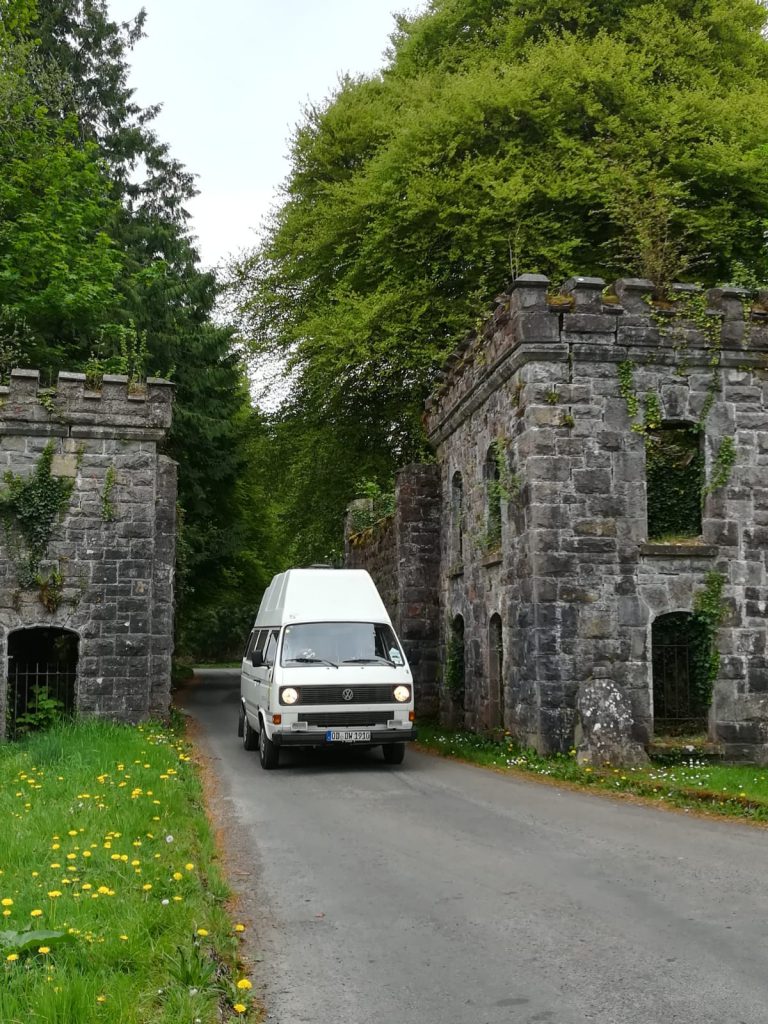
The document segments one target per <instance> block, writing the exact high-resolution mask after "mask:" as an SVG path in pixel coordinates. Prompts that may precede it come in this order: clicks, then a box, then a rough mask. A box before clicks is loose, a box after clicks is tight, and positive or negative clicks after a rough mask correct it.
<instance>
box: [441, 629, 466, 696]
mask: <svg viewBox="0 0 768 1024" xmlns="http://www.w3.org/2000/svg"><path fill="white" fill-rule="evenodd" d="M446 633H447V637H448V639H447V642H446V647H445V688H446V690H447V691H448V693H449V694H450V696H451V699H452V700H453V701H454V702H455V703H456V704H458V705H459V706H461V707H463V706H464V686H465V682H466V665H465V661H464V623H463V620H462V619H461V616H458V615H457V616H456V618H455V619H454V620H453V622H449V623H448V628H447V630H446Z"/></svg>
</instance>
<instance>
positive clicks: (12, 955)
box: [5, 953, 19, 964]
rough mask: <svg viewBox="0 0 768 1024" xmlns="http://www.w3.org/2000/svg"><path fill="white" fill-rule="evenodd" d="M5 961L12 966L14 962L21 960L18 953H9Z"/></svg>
mask: <svg viewBox="0 0 768 1024" xmlns="http://www.w3.org/2000/svg"><path fill="white" fill-rule="evenodd" d="M5 959H6V960H7V961H8V963H11V964H12V963H13V962H14V960H18V959H19V954H18V953H9V954H8V956H7V957H6V958H5Z"/></svg>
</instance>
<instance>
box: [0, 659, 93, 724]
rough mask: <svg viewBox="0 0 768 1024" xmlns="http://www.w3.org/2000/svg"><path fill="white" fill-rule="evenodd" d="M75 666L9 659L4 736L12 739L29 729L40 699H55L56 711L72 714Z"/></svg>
mask: <svg viewBox="0 0 768 1024" xmlns="http://www.w3.org/2000/svg"><path fill="white" fill-rule="evenodd" d="M76 678H77V668H76V667H74V666H73V665H72V664H71V663H67V662H29V661H17V660H16V659H15V658H13V657H11V658H9V664H8V718H7V735H8V737H9V739H15V738H16V737H18V736H19V735H21V734H22V733H24V732H27V731H28V730H29V725H30V723H31V721H32V719H31V718H30V717H29V716H34V715H35V714H36V713H37V714H38V715H39V714H40V712H41V702H43V701H47V700H53V701H56V702H57V709H58V712H59V713H61V714H64V715H67V714H71V713H72V711H73V710H74V703H75V680H76Z"/></svg>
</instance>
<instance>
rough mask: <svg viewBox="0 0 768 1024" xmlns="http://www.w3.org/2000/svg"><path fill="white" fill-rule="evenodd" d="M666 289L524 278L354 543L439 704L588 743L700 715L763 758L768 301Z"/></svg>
mask: <svg viewBox="0 0 768 1024" xmlns="http://www.w3.org/2000/svg"><path fill="white" fill-rule="evenodd" d="M652 293H653V285H652V283H651V282H650V281H642V280H636V279H624V280H620V281H617V282H616V283H615V284H614V285H612V286H611V287H610V288H606V286H605V282H604V281H602V280H600V279H597V278H574V279H572V280H571V281H569V282H567V283H566V285H564V287H563V288H562V290H561V292H560V293H559V294H558V295H552V294H551V293H550V288H549V281H548V280H547V279H546V278H545V277H543V276H540V275H530V274H529V275H523V276H522V277H519V278H518V279H517V280H516V281H515V282H514V283H513V284H512V285H511V287H510V291H509V293H508V294H505V295H503V296H501V297H500V299H499V300H497V304H496V306H495V310H494V312H493V314H492V316H491V317H490V319H489V320H488V322H487V323H486V324H485V325H484V327H483V328H482V329H481V330H479V331H478V332H477V333H474V334H472V335H470V336H469V337H468V338H467V339H466V341H465V342H464V343H463V344H462V345H461V346H460V347H459V349H458V350H457V351H456V352H454V353H453V354H452V355H451V356H449V358H448V359H447V361H446V363H445V366H444V368H443V373H442V374H441V382H440V385H439V387H438V389H437V391H436V392H435V393H434V394H433V396H432V397H431V398H430V399H429V401H428V403H427V406H426V412H425V426H426V432H427V436H428V438H429V440H430V442H431V444H432V446H433V447H434V450H435V453H436V464H435V465H433V466H419V467H408V468H407V469H405V470H403V471H402V473H401V474H400V477H399V479H398V488H397V489H398V495H399V503H398V511H397V513H396V515H395V517H394V518H393V519H392V520H387V521H385V522H383V523H380V524H378V525H376V526H374V527H372V528H371V529H370V530H368V531H366V532H365V533H363V534H358V535H354V536H351V537H348V538H347V542H346V551H347V564H349V565H352V566H358V567H368V568H370V570H371V572H372V574H373V575H374V578H377V580H379V579H380V580H381V581H382V583H383V586H382V590H383V592H384V593H385V595H387V596H391V595H394V601H393V607H394V621H395V624H396V627H397V628H398V629H399V630H400V631H401V633H402V634H404V636H405V638H406V646H407V648H408V655H409V657H413V656H414V655H416V659H415V660H416V668H415V676H416V679H417V685H418V688H419V689H418V691H417V693H418V695H419V696H420V698H421V700H420V706H421V708H422V710H423V709H424V708H425V707H426V709H427V710H430V709H437V710H438V711H439V714H440V716H441V718H442V720H443V721H444V722H446V723H450V724H454V725H462V726H466V727H467V728H470V729H473V730H478V731H481V730H483V731H485V730H487V731H495V730H502V729H503V730H508V731H509V732H510V734H511V735H512V736H513V737H514V738H515V739H516V740H517V741H518V742H519V743H521V744H523V745H525V746H531V747H535V748H536V749H538V750H539V751H540V752H542V753H548V752H555V751H567V750H569V749H570V748H572V747H573V746H576V747H577V748H578V751H579V756H580V758H581V759H582V760H584V761H590V760H591V761H595V762H600V761H603V760H610V761H614V762H619V761H622V762H625V763H626V762H632V761H640V760H643V759H644V758H645V756H646V754H645V752H646V750H647V748H648V745H649V743H650V742H651V741H652V739H653V737H654V735H655V734H657V733H659V732H662V731H664V732H669V731H671V732H678V733H682V734H692V733H697V732H700V733H703V732H707V733H708V735H709V737H710V739H711V740H713V741H715V742H716V743H717V744H718V745H719V747H720V749H721V751H722V752H723V754H724V756H725V757H727V758H729V759H733V760H748V761H754V762H758V763H763V764H765V763H768V652H766V633H767V628H766V627H767V623H768V587H767V582H768V580H767V578H766V557H767V556H766V540H768V418H767V417H766V397H767V394H768V307H766V305H765V303H764V302H760V303H758V304H757V305H756V306H755V307H754V308H752V306H751V304H750V306H749V307H748V308H745V301H744V299H745V295H744V293H743V292H741V291H740V290H739V289H735V288H716V289H712V290H710V291H708V292H706V293H703V292H701V291H699V290H698V289H696V288H695V287H694V286H690V285H676V286H673V289H672V292H671V293H670V294H669V296H668V300H667V301H665V302H653V301H652V300H651V295H652ZM760 298H761V299H765V298H768V296H766V295H762V294H761V296H760ZM403 494H405V495H406V500H405V501H403V500H402V496H403ZM425 509H429V513H428V514H427V513H426V512H425ZM408 580H410V581H411V584H410V591H411V592H410V594H409V593H408V590H409V585H408ZM413 581H418V587H417V588H416V589H415V590H414V586H413ZM409 623H415V624H416V627H417V628H416V630H415V637H414V639H415V643H414V642H411V643H410V644H409V643H408V637H409V628H411V626H409Z"/></svg>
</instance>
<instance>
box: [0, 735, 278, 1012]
mask: <svg viewBox="0 0 768 1024" xmlns="http://www.w3.org/2000/svg"><path fill="white" fill-rule="evenodd" d="M0 815H1V816H2V817H1V820H2V821H4V822H5V831H4V834H3V839H2V843H0V908H1V909H2V915H3V916H2V922H1V923H0V975H2V977H1V978H0V1021H3V1022H4V1024H21V1022H24V1024H26V1022H27V1021H28V1020H30V1019H34V1020H35V1021H40V1022H42V1024H73V1022H77V1024H91V1022H113V1021H119V1022H120V1024H148V1022H150V1021H151V1022H153V1024H178V1022H179V1021H189V1022H190V1024H192V1022H198V1024H213V1022H214V1021H216V1022H220V1021H227V1020H249V1021H255V1020H258V1019H260V1016H259V1012H258V1010H257V1008H256V1007H255V1006H254V1005H253V999H252V997H251V992H250V990H251V983H250V981H249V980H248V979H247V978H244V977H242V976H241V974H239V973H238V972H237V970H236V966H237V956H238V944H239V933H240V932H241V931H242V930H243V926H242V925H237V924H235V923H233V921H232V920H231V919H230V917H229V915H228V912H227V909H226V901H227V899H228V896H229V892H228V889H227V886H226V884H225V882H224V880H223V879H222V877H221V876H220V874H219V872H218V870H217V868H216V864H215V861H216V849H215V844H214V840H213V837H212V833H211V830H210V828H209V825H208V821H207V818H206V815H205V810H204V807H203V802H202V794H201V786H200V780H199V778H198V774H197V770H196V768H195V766H194V764H192V763H191V761H190V754H189V750H188V747H187V745H186V743H185V742H184V741H183V739H182V738H180V737H179V736H178V735H176V734H175V733H173V732H171V731H169V730H167V729H164V728H163V727H161V726H158V725H147V726H139V727H136V728H132V727H129V726H119V725H114V724H111V723H106V722H98V721H84V722H79V723H74V724H72V723H70V724H62V725H59V726H57V727H55V728H54V729H52V730H51V731H50V732H47V733H44V734H38V735H36V736H33V737H31V738H29V739H28V740H25V741H24V742H20V743H15V744H7V745H4V746H0Z"/></svg>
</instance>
